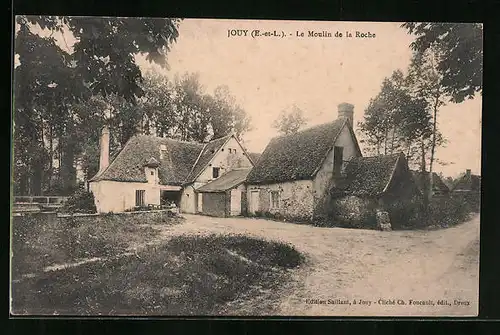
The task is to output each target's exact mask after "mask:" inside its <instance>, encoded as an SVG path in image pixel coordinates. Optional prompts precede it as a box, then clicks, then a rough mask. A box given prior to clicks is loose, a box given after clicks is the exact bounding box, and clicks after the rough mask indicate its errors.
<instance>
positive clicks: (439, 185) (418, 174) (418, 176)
mask: <svg viewBox="0 0 500 335" xmlns="http://www.w3.org/2000/svg"><path fill="white" fill-rule="evenodd" d="M411 173H412V175H413V178H414V179H415V182H416V184H417V186H418V188H419V190H420V192H422V193H424V189H425V184H426V183H428V180H429V179H428V178H429V172H425V173H424V172H422V171H411ZM432 193H433V195H438V196H440V195H441V196H446V195H449V193H450V189H449V187H448V186H446V184H445V183H444V182H443V180H442V179H441V177H439V175H438V174H437V173H436V172H433V173H432Z"/></svg>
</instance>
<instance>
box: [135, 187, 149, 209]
mask: <svg viewBox="0 0 500 335" xmlns="http://www.w3.org/2000/svg"><path fill="white" fill-rule="evenodd" d="M145 194H146V191H145V190H136V191H135V205H136V206H144V196H145Z"/></svg>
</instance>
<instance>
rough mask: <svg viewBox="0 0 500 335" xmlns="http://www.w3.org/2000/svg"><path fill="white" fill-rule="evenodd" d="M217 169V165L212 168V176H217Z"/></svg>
mask: <svg viewBox="0 0 500 335" xmlns="http://www.w3.org/2000/svg"><path fill="white" fill-rule="evenodd" d="M219 171H220V169H219V168H218V167H214V168H212V178H219Z"/></svg>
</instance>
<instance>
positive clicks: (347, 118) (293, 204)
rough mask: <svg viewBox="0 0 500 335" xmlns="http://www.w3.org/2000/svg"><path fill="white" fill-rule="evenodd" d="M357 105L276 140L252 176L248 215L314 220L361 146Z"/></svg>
mask: <svg viewBox="0 0 500 335" xmlns="http://www.w3.org/2000/svg"><path fill="white" fill-rule="evenodd" d="M353 114H354V106H353V105H351V104H348V103H342V104H340V105H339V106H338V118H337V119H336V120H335V121H333V122H330V123H326V124H322V125H318V126H315V127H311V128H309V129H305V130H302V131H299V132H297V133H295V134H291V135H286V136H279V137H276V138H273V139H272V140H271V141H270V142H269V144H268V145H267V147H266V148H265V150H264V152H263V153H262V155H261V156H260V158H259V160H258V162H257V163H256V165H255V167H254V168H253V169H252V170H251V171H250V173H249V174H248V177H247V180H246V184H247V199H248V202H247V203H248V214H250V215H259V214H270V215H274V216H281V217H283V218H288V219H289V220H294V221H311V220H313V219H314V218H315V216H317V215H318V214H321V213H322V210H323V207H324V202H325V197H326V196H327V195H328V190H329V188H330V187H331V186H332V184H333V185H334V184H335V182H336V181H337V180H339V179H341V178H342V173H341V172H342V168H343V166H344V165H345V163H346V162H347V161H349V160H350V159H351V158H353V157H360V156H361V150H360V148H359V145H358V141H357V139H356V136H355V134H354V130H353Z"/></svg>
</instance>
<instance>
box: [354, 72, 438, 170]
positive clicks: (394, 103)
mask: <svg viewBox="0 0 500 335" xmlns="http://www.w3.org/2000/svg"><path fill="white" fill-rule="evenodd" d="M408 85H409V81H408V78H407V77H405V76H404V75H403V72H402V71H400V70H396V71H394V72H393V74H392V75H391V76H390V77H388V78H385V79H384V80H383V82H382V85H381V89H380V92H379V93H378V94H377V96H376V97H375V98H373V99H371V101H370V103H369V105H368V108H367V109H366V110H365V115H364V121H362V122H360V124H359V126H360V129H361V132H362V134H363V135H364V137H365V139H364V140H362V141H363V142H365V143H367V144H368V147H367V148H368V150H369V151H371V152H372V153H374V154H377V155H380V154H391V153H394V152H397V151H403V152H405V153H406V155H407V156H408V157H410V160H412V159H413V160H415V159H418V161H419V162H420V163H422V162H423V165H422V164H419V165H420V166H421V169H422V170H425V155H426V152H427V149H428V148H427V143H428V142H429V139H430V138H431V134H432V131H431V128H432V126H431V122H430V120H431V117H430V116H429V114H428V111H427V105H428V104H427V101H426V100H425V99H422V98H420V97H418V96H415V95H414V94H413V93H412V91H411V89H410V87H409V86H408ZM416 148H419V149H422V148H424V150H423V151H422V150H415V149H416Z"/></svg>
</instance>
